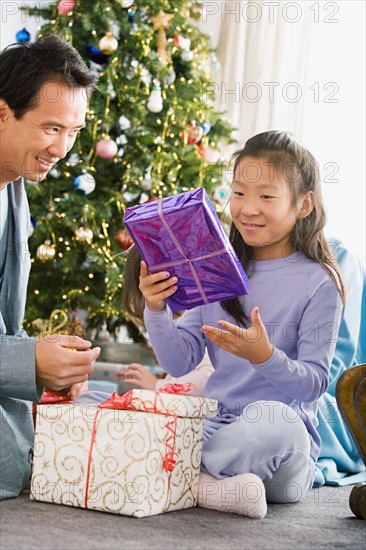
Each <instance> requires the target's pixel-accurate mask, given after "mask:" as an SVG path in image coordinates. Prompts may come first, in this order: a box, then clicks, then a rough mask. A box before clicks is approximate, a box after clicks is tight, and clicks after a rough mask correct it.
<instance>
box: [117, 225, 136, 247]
mask: <svg viewBox="0 0 366 550" xmlns="http://www.w3.org/2000/svg"><path fill="white" fill-rule="evenodd" d="M116 241H117V243H118V244H119V246H120V247H121V248H123V250H128V249H129V248H130V246H131V245H132V244H133V240H132V239H131V237H130V236H129V234H128V232H127V231H126V229H120V230H119V231H117V233H116Z"/></svg>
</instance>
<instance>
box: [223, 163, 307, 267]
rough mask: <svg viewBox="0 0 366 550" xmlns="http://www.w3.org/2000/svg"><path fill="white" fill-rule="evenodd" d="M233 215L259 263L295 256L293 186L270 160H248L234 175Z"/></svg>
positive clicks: (296, 211)
mask: <svg viewBox="0 0 366 550" xmlns="http://www.w3.org/2000/svg"><path fill="white" fill-rule="evenodd" d="M230 212H231V217H232V220H233V223H234V225H235V227H236V229H237V230H238V231H239V233H240V235H241V236H242V238H243V240H244V241H245V243H246V244H247V245H248V246H250V247H252V248H253V252H254V258H255V259H257V260H274V259H276V258H283V257H285V256H288V255H289V254H291V253H292V252H294V249H293V247H292V246H291V244H290V234H291V231H292V229H293V227H294V225H295V223H296V220H297V213H298V208H297V207H296V205H294V204H293V197H292V193H291V190H290V186H289V184H288V182H287V181H286V179H285V177H284V175H283V174H282V172H281V171H280V170H279V169H277V168H276V167H275V166H274V165H272V164H270V163H269V161H268V160H267V159H266V158H255V157H244V158H242V160H241V161H240V162H239V165H238V167H237V169H236V170H235V173H234V181H233V185H232V192H231V199H230Z"/></svg>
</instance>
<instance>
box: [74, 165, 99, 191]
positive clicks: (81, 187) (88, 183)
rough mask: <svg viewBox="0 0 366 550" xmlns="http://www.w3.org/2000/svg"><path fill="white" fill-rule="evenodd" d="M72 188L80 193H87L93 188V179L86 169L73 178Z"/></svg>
mask: <svg viewBox="0 0 366 550" xmlns="http://www.w3.org/2000/svg"><path fill="white" fill-rule="evenodd" d="M74 188H75V190H76V191H77V192H78V193H81V194H82V195H89V193H92V192H93V191H94V189H95V179H94V178H93V176H92V175H91V174H89V173H88V172H87V171H86V170H83V171H82V173H81V174H80V176H77V177H76V178H75V179H74Z"/></svg>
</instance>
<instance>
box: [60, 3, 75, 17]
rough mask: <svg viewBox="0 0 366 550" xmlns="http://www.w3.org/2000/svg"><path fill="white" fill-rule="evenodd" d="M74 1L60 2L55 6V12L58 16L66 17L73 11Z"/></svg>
mask: <svg viewBox="0 0 366 550" xmlns="http://www.w3.org/2000/svg"><path fill="white" fill-rule="evenodd" d="M74 6H75V0H60V1H59V3H58V5H57V11H58V13H59V14H60V15H67V14H68V13H70V11H72V10H73V9H74Z"/></svg>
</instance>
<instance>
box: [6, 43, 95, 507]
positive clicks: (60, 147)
mask: <svg viewBox="0 0 366 550" xmlns="http://www.w3.org/2000/svg"><path fill="white" fill-rule="evenodd" d="M94 85H95V77H94V75H93V74H92V73H91V72H90V70H89V69H88V67H87V66H86V65H85V63H84V61H83V60H82V58H81V57H80V55H79V54H78V53H77V52H76V50H75V49H74V48H72V47H71V46H70V45H69V44H68V43H67V42H65V41H64V40H62V39H61V38H59V37H57V36H56V35H50V36H46V37H42V38H40V39H39V40H37V41H36V42H35V43H34V44H30V45H25V44H16V45H12V46H10V47H8V48H6V49H5V50H4V51H3V52H1V53H0V460H1V464H0V499H4V498H11V497H15V496H17V495H18V494H19V493H20V492H21V491H22V489H23V488H24V487H25V486H26V485H27V484H28V482H29V479H30V473H31V466H30V454H31V450H32V446H33V439H34V431H33V422H32V415H31V407H30V401H37V400H39V398H40V396H41V394H42V391H43V388H44V387H48V388H50V389H53V390H63V389H66V390H67V391H68V394H69V396H70V399H75V397H76V395H77V394H78V393H79V392H80V391H81V389H82V388H83V384H85V382H86V380H87V378H88V374H89V373H91V372H92V370H93V365H94V363H95V361H96V359H97V357H98V356H99V353H100V348H94V349H91V343H90V342H87V341H85V340H82V339H81V338H78V337H75V336H62V335H53V336H51V337H47V338H43V339H40V340H39V341H36V340H35V339H34V338H29V337H28V336H27V335H26V334H25V332H24V331H22V321H23V317H24V309H25V302H26V291H27V284H28V275H29V269H30V258H29V253H28V249H27V240H28V231H29V220H30V218H29V210H28V203H27V197H26V194H25V190H24V183H23V178H27V179H29V180H31V181H33V182H40V181H42V180H43V179H44V178H45V177H46V176H47V173H48V172H49V170H50V169H51V168H52V166H53V165H54V164H55V163H56V162H58V161H59V160H60V159H61V158H63V157H65V155H66V154H67V153H68V152H69V151H70V149H71V148H72V146H73V144H74V142H75V139H76V136H77V134H78V132H79V130H80V129H81V128H82V127H83V126H84V125H85V113H86V108H87V102H88V99H89V97H90V95H91V92H92V89H93V87H94ZM71 347H72V348H73V349H76V350H77V351H78V353H75V352H74V351H72V350H70V349H68V348H71ZM81 352H82V353H81Z"/></svg>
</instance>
